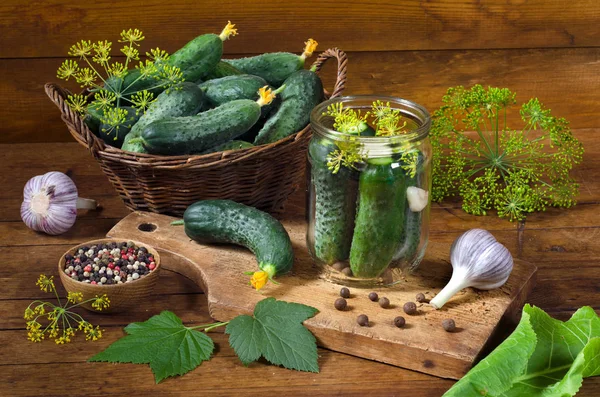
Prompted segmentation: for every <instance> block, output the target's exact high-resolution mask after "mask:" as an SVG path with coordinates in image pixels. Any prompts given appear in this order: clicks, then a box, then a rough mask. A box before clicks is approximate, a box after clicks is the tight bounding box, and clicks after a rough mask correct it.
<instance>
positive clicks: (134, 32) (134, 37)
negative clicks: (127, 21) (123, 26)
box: [119, 29, 145, 45]
mask: <svg viewBox="0 0 600 397" xmlns="http://www.w3.org/2000/svg"><path fill="white" fill-rule="evenodd" d="M144 39H145V37H144V34H143V33H142V31H141V30H139V29H128V30H123V31H122V32H121V40H119V43H139V42H140V41H142V40H144ZM137 45H139V44H137Z"/></svg>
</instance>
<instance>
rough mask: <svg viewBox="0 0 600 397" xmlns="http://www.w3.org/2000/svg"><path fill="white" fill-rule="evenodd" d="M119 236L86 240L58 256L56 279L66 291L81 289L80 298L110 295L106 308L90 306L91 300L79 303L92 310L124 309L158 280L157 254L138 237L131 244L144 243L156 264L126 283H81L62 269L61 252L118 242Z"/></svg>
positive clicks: (138, 300)
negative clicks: (141, 275)
mask: <svg viewBox="0 0 600 397" xmlns="http://www.w3.org/2000/svg"><path fill="white" fill-rule="evenodd" d="M122 241H123V240H119V241H117V240H115V239H108V238H104V239H99V240H92V241H87V242H85V243H83V244H79V245H77V246H75V247H72V248H71V249H69V250H68V251H67V252H65V253H64V254H63V255H62V256H61V258H60V260H59V261H58V274H59V275H60V281H61V282H62V284H63V286H64V287H65V289H66V290H67V292H81V293H83V300H84V301H85V300H87V299H91V298H94V297H95V296H96V295H98V296H101V295H102V294H106V295H107V296H108V299H110V305H109V307H108V308H106V309H102V310H101V311H99V310H96V309H94V308H93V307H92V302H89V303H86V304H83V305H81V307H83V308H85V309H87V310H90V311H93V312H101V313H116V312H122V311H126V310H128V309H131V308H133V307H135V306H140V305H143V304H144V303H145V301H146V300H147V299H148V298H149V297H150V295H151V293H152V290H153V289H154V286H155V285H156V281H157V280H158V273H159V271H160V268H161V266H160V255H159V254H158V252H156V250H155V249H154V248H152V247H150V246H148V244H145V243H140V242H139V241H133V240H128V242H129V241H131V242H133V243H134V244H135V245H137V246H138V247H145V248H146V249H147V250H148V253H150V254H152V256H153V257H154V263H156V267H155V268H154V270H153V271H152V272H150V273H148V274H147V275H145V276H143V277H140V278H139V279H137V280H134V281H130V282H128V283H122V284H111V285H95V284H88V283H83V282H81V281H77V280H73V279H72V278H71V277H69V276H68V275H67V274H66V273H65V271H64V269H65V255H67V254H71V255H73V254H74V253H75V252H77V250H79V249H80V248H81V247H84V246H88V247H90V246H92V245H98V244H107V243H112V242H117V243H118V242H122Z"/></svg>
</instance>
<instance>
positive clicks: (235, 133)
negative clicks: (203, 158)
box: [138, 98, 265, 155]
mask: <svg viewBox="0 0 600 397" xmlns="http://www.w3.org/2000/svg"><path fill="white" fill-rule="evenodd" d="M264 103H265V102H264V101H262V98H261V99H259V101H257V102H255V101H252V100H249V99H237V100H235V101H231V102H227V103H224V104H223V105H221V106H219V107H217V108H214V109H211V110H207V111H206V112H202V113H200V114H197V115H196V116H187V117H167V118H163V119H160V120H157V121H154V122H153V123H150V124H149V125H147V126H146V127H145V128H144V130H143V131H142V134H141V136H140V138H138V140H139V142H141V143H142V144H143V145H144V147H145V148H146V150H147V151H148V152H149V153H152V154H173V155H177V154H189V153H201V152H203V151H204V150H207V149H210V148H211V147H214V146H217V145H220V144H223V143H225V142H228V141H230V140H232V139H235V138H237V137H239V136H240V135H242V134H243V133H245V132H246V131H248V130H249V129H250V128H251V127H252V126H253V125H254V124H255V123H256V122H257V121H258V119H259V118H260V110H261V107H262V105H263V104H264Z"/></svg>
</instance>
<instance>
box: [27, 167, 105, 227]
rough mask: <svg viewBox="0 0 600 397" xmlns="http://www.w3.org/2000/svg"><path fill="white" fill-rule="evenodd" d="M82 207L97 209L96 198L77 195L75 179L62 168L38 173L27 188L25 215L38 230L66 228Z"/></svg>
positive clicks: (31, 225) (29, 223) (28, 224)
mask: <svg viewBox="0 0 600 397" xmlns="http://www.w3.org/2000/svg"><path fill="white" fill-rule="evenodd" d="M78 208H82V209H95V208H96V201H95V200H89V199H82V198H79V197H77V187H76V186H75V183H73V181H72V180H71V178H69V177H68V176H66V175H65V174H63V173H62V172H57V171H53V172H48V173H46V174H44V175H38V176H35V177H33V178H31V179H30V180H29V181H28V182H27V183H26V184H25V188H24V189H23V203H22V204H21V219H23V222H24V223H25V224H26V225H27V226H28V227H29V228H31V229H33V230H35V231H38V232H44V233H47V234H52V235H56V234H61V233H64V232H66V231H67V230H69V229H70V228H71V226H73V224H74V223H75V218H76V217H77V209H78Z"/></svg>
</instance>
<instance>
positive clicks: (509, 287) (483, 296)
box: [107, 212, 537, 379]
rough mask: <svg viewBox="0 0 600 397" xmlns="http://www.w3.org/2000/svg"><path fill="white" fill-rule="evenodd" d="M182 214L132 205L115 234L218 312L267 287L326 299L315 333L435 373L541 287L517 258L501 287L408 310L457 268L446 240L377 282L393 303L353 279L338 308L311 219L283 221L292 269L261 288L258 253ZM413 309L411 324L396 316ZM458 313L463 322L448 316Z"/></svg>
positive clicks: (480, 345) (460, 368)
mask: <svg viewBox="0 0 600 397" xmlns="http://www.w3.org/2000/svg"><path fill="white" fill-rule="evenodd" d="M174 219H175V218H172V217H169V216H165V215H158V214H151V213H143V212H134V213H132V214H130V215H128V216H127V217H126V218H124V219H123V220H121V221H120V222H119V223H118V224H117V225H116V226H115V227H114V228H112V229H111V230H110V231H109V232H108V234H107V236H108V237H111V238H115V239H117V240H123V241H126V240H128V239H131V240H137V241H140V242H143V243H147V244H148V245H151V246H153V247H154V248H156V249H157V250H158V251H159V252H160V254H161V258H162V266H163V267H164V268H165V269H169V270H173V271H175V272H178V273H181V274H182V275H184V276H186V277H188V278H190V279H191V280H193V281H194V282H196V283H197V284H198V285H199V286H200V287H201V288H202V289H203V290H204V291H205V292H206V295H207V298H208V308H209V311H210V315H211V317H212V318H214V319H215V320H217V321H227V320H230V319H232V318H233V317H235V316H237V315H239V314H251V313H252V311H253V309H254V306H255V304H256V303H257V302H258V301H259V300H261V299H264V298H266V297H275V298H277V299H282V300H286V301H290V302H298V303H304V304H307V305H310V306H313V307H316V308H317V309H319V314H317V315H316V316H315V317H313V318H311V319H309V320H307V321H305V322H304V324H305V325H306V327H308V329H310V331H311V332H312V333H313V334H314V335H315V337H316V338H317V341H318V344H319V346H322V347H325V348H328V349H331V350H335V351H339V352H344V353H348V354H352V355H355V356H359V357H363V358H367V359H371V360H376V361H382V362H385V363H388V364H392V365H396V366H399V367H403V368H408V369H412V370H416V371H420V372H425V373H428V374H432V375H436V376H440V377H444V378H453V379H458V378H460V377H461V376H462V375H464V374H465V373H466V372H467V371H468V370H469V368H471V366H472V365H473V363H474V361H475V360H476V358H477V356H478V355H479V354H480V352H481V351H482V350H483V349H484V346H485V345H486V342H487V341H488V340H489V339H490V337H491V336H492V334H493V333H494V332H495V331H496V332H501V331H502V330H501V329H499V328H502V325H501V326H498V324H499V323H501V320H502V323H503V324H504V323H510V322H512V321H514V319H515V318H516V317H517V316H518V314H519V313H520V310H521V307H522V305H523V303H524V300H525V298H526V296H527V294H528V293H529V291H530V290H531V289H532V288H533V285H534V280H535V279H534V275H535V273H536V271H537V268H536V267H535V266H534V265H532V264H530V263H527V262H524V261H520V260H516V261H515V266H514V269H513V272H512V274H511V276H510V278H509V280H508V282H507V283H506V284H505V285H504V286H503V287H502V288H500V289H496V290H493V291H476V290H473V289H467V290H465V291H464V292H461V293H460V294H459V295H457V296H455V297H454V298H453V299H452V300H451V301H450V302H449V303H447V304H446V305H445V306H444V308H443V309H442V310H434V309H433V308H431V307H430V306H429V305H427V304H417V306H418V314H417V315H412V316H409V315H406V314H405V313H404V312H403V311H402V306H403V305H404V303H405V302H408V301H414V300H415V295H416V294H417V293H418V292H423V293H425V295H426V296H427V297H428V298H432V297H433V296H434V295H435V294H436V293H437V292H438V291H439V290H440V289H441V288H442V287H443V286H444V285H445V283H446V282H447V280H448V279H449V278H450V274H451V272H452V268H451V266H450V264H449V262H448V252H449V248H450V247H448V246H447V244H436V243H435V242H430V244H429V247H428V249H427V254H426V256H425V259H424V260H423V262H422V263H421V265H420V267H419V269H418V270H417V271H416V272H415V273H414V274H412V275H409V276H407V277H406V279H405V280H404V281H403V282H401V283H399V284H398V285H396V286H393V287H388V288H376V289H374V290H375V291H377V292H378V293H379V296H380V297H382V296H386V297H387V298H389V300H390V302H391V307H390V308H388V309H383V308H381V307H379V305H378V304H377V303H374V302H371V301H370V300H369V299H368V297H367V295H368V293H369V292H370V291H371V290H373V289H369V290H361V289H357V288H350V291H351V297H350V299H348V308H347V309H346V310H345V311H338V310H336V309H335V308H334V307H333V302H334V301H335V299H337V298H338V297H339V290H340V288H341V286H340V285H337V284H333V283H330V282H328V281H325V280H323V279H321V278H319V269H318V268H317V267H316V266H315V265H314V264H313V262H312V260H311V258H310V256H309V254H308V252H307V249H306V243H305V232H306V224H305V223H304V222H301V221H288V222H284V226H285V227H286V229H287V231H288V232H289V234H290V237H291V239H292V243H293V246H294V252H295V255H296V259H295V263H294V269H293V272H292V273H291V274H288V275H285V276H281V277H279V278H278V281H279V282H280V284H279V285H274V284H268V285H267V286H266V287H264V288H263V289H262V290H261V291H260V292H257V291H255V290H253V289H252V287H250V286H249V285H248V281H249V277H248V276H245V275H244V274H243V272H245V271H254V270H256V269H257V264H256V260H255V258H254V256H253V255H252V254H251V253H250V252H249V251H247V250H245V249H243V248H241V247H235V246H229V245H213V246H207V245H202V244H198V243H196V242H194V241H191V240H190V239H189V238H188V237H187V236H186V235H185V233H184V229H183V227H182V226H170V223H171V221H173V220H174ZM359 314H366V315H367V316H369V320H370V326H369V327H361V326H359V325H358V324H357V323H356V317H357V316H358V315H359ZM399 315H402V316H403V317H404V318H405V319H406V326H405V327H404V328H403V329H399V328H396V327H395V326H394V325H393V319H394V318H395V317H396V316H399ZM445 318H453V319H454V320H455V322H456V325H457V327H458V329H457V332H453V333H448V332H446V331H444V329H443V328H442V326H441V323H442V321H443V320H444V319H445Z"/></svg>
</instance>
